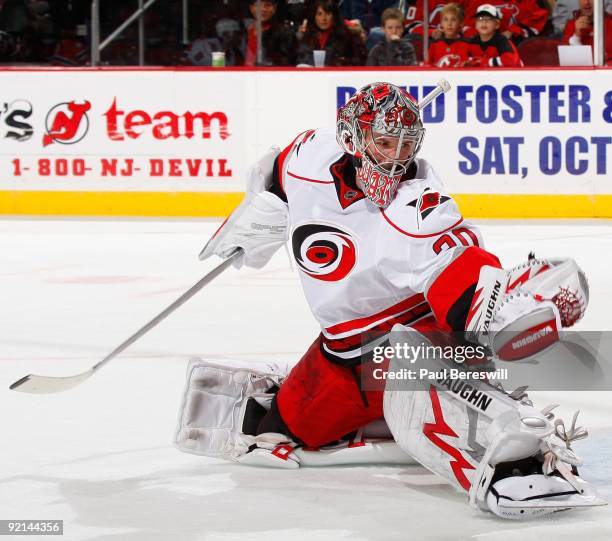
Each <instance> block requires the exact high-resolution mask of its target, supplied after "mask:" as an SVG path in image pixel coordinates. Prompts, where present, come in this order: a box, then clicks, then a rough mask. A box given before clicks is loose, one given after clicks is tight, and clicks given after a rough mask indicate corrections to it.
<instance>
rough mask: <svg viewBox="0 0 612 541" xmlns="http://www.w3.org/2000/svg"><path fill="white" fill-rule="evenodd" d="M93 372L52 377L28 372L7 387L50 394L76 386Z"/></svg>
mask: <svg viewBox="0 0 612 541" xmlns="http://www.w3.org/2000/svg"><path fill="white" fill-rule="evenodd" d="M91 374H93V370H88V371H86V372H83V373H81V374H77V375H76V376H66V377H53V376H37V375H36V374H28V375H27V376H24V377H23V378H21V379H18V380H17V381H16V382H15V383H13V384H12V385H11V386H10V387H9V389H11V390H12V391H19V392H21V393H31V394H52V393H61V392H63V391H68V390H69V389H72V388H73V387H76V386H77V385H79V384H80V383H82V382H83V381H85V380H86V379H87V378H88V377H89V376H91Z"/></svg>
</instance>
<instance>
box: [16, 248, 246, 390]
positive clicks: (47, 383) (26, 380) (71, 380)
mask: <svg viewBox="0 0 612 541" xmlns="http://www.w3.org/2000/svg"><path fill="white" fill-rule="evenodd" d="M243 253H244V252H243V250H242V249H241V248H237V249H236V250H235V251H234V252H233V253H231V254H230V255H229V257H228V258H227V259H226V260H225V261H223V263H221V264H220V265H218V266H217V267H215V268H214V269H213V270H211V271H210V272H209V273H208V274H206V276H204V277H202V278H201V279H200V280H199V281H198V282H196V283H195V284H194V285H193V286H191V287H190V288H189V290H187V291H186V292H185V293H183V294H182V295H181V296H180V297H179V298H178V299H176V300H175V301H174V302H173V303H172V304H171V305H170V306H168V307H167V308H165V309H164V310H163V311H162V312H160V313H159V314H158V315H157V316H155V317H154V318H153V319H152V320H151V321H149V322H148V323H147V324H146V325H145V326H144V327H142V328H140V329H139V330H138V331H136V332H135V333H134V334H133V335H132V336H130V337H129V338H128V339H127V340H125V341H124V342H123V343H121V344H120V345H119V346H117V347H116V348H115V349H114V350H113V351H111V352H110V353H109V354H108V355H107V356H106V357H104V359H102V360H101V361H100V362H98V363H96V364H95V365H93V366H92V367H91V368H90V369H89V370H86V371H85V372H81V373H80V374H75V375H74V376H63V377H57V376H38V375H36V374H28V375H27V376H24V377H23V378H21V379H19V380H17V381H16V382H15V383H13V384H12V385H11V386H10V387H9V389H11V390H13V391H21V392H23V393H33V394H50V393H59V392H62V391H67V390H68V389H72V388H73V387H76V386H77V385H79V384H80V383H83V382H84V381H85V380H86V379H88V378H90V377H91V376H93V375H94V374H95V373H96V371H98V370H99V369H100V368H102V367H103V366H104V365H105V364H107V363H108V362H109V361H110V360H111V359H114V358H115V357H116V356H117V355H119V354H120V353H121V352H122V351H124V350H125V349H126V348H128V347H129V346H131V345H132V344H133V343H134V342H136V340H138V339H139V338H140V337H141V336H142V335H144V334H145V333H147V332H148V331H150V330H151V329H152V328H153V327H155V326H156V325H157V324H158V323H160V322H162V321H163V320H164V319H166V318H167V317H168V316H169V315H170V314H171V313H172V312H174V311H175V310H176V309H177V308H179V307H180V306H182V305H183V304H184V303H186V302H187V301H188V300H189V299H190V298H191V297H193V296H194V295H195V294H196V293H197V292H198V291H200V290H201V289H202V288H203V287H204V286H206V285H208V284H209V283H210V282H212V281H213V280H214V279H215V278H216V277H217V276H219V275H220V274H221V273H222V272H223V271H224V270H225V269H227V268H228V267H229V266H230V265H231V264H232V263H233V262H234V261H235V260H236V259H238V258H239V257H241V256H242V254H243Z"/></svg>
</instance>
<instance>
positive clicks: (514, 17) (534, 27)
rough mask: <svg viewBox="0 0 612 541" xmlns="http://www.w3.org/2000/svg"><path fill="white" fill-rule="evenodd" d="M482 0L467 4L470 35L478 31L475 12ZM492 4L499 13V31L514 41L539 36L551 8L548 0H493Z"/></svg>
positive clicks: (472, 0)
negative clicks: (547, 2)
mask: <svg viewBox="0 0 612 541" xmlns="http://www.w3.org/2000/svg"><path fill="white" fill-rule="evenodd" d="M481 1H482V0H468V2H467V6H466V8H465V9H466V11H465V12H466V20H465V25H466V27H467V28H466V31H465V35H466V36H468V37H472V36H475V35H476V34H477V33H478V32H477V30H476V24H475V21H474V14H475V13H476V9H477V8H478V6H479V5H480V2H481ZM490 5H492V6H494V7H495V8H497V11H498V13H499V21H500V23H499V32H500V34H503V35H504V36H505V37H506V38H508V39H511V40H512V41H513V42H514V43H519V42H520V41H522V40H523V39H525V38H531V37H534V36H538V35H539V34H541V33H542V31H543V30H544V27H545V26H546V23H547V22H548V15H549V8H548V5H547V4H546V0H493V2H491V4H490Z"/></svg>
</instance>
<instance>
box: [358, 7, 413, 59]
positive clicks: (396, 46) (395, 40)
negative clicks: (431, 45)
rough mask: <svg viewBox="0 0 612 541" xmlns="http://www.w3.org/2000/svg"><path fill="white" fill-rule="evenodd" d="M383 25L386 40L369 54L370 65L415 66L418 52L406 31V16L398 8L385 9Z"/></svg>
mask: <svg viewBox="0 0 612 541" xmlns="http://www.w3.org/2000/svg"><path fill="white" fill-rule="evenodd" d="M381 27H382V30H383V32H384V33H385V41H381V42H380V43H378V44H376V45H375V46H374V47H373V48H372V50H371V51H370V53H369V54H368V61H367V65H368V66H414V65H415V64H416V63H417V62H416V53H415V51H414V47H413V46H412V44H411V43H410V42H409V41H408V40H407V39H402V34H403V33H404V16H403V15H402V12H401V11H400V10H399V9H397V8H388V9H386V10H385V11H383V14H382V18H381Z"/></svg>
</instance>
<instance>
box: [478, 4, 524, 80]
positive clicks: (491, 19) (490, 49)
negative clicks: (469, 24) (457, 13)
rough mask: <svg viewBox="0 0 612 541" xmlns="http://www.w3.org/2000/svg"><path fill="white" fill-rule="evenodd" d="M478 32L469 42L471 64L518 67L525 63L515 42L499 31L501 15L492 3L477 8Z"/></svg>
mask: <svg viewBox="0 0 612 541" xmlns="http://www.w3.org/2000/svg"><path fill="white" fill-rule="evenodd" d="M475 15H476V32H478V35H476V36H474V37H473V38H472V39H471V40H470V43H469V49H468V50H469V53H470V57H471V58H470V60H468V63H467V65H470V66H489V67H504V68H508V67H517V66H522V65H523V63H522V62H521V59H520V57H519V54H518V51H517V50H516V47H515V46H514V44H513V43H512V42H511V41H510V40H509V39H508V38H507V37H506V36H504V35H502V34H501V33H500V32H499V24H500V21H499V20H500V15H499V12H498V11H497V8H496V7H495V6H493V5H491V4H482V5H481V6H478V8H477V9H476V14H475Z"/></svg>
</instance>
